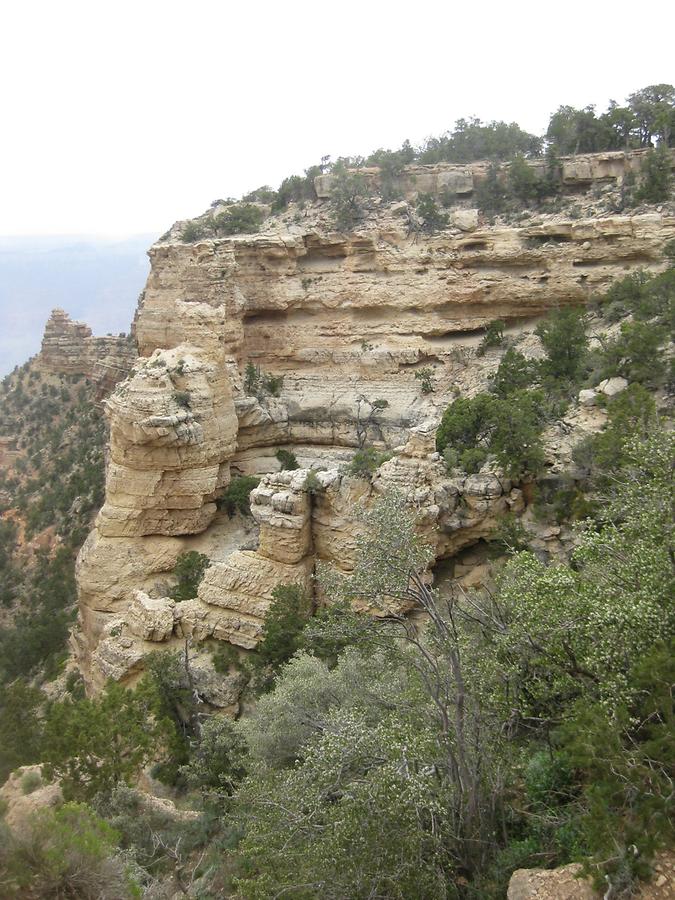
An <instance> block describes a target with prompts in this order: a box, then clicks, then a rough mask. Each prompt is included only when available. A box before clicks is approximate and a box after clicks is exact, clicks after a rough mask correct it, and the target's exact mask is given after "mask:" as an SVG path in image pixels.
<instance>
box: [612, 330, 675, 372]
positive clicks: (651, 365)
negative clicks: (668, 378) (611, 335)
mask: <svg viewBox="0 0 675 900" xmlns="http://www.w3.org/2000/svg"><path fill="white" fill-rule="evenodd" d="M666 338H667V331H666V329H665V328H663V327H658V326H655V325H653V324H651V323H647V322H624V323H623V324H622V326H621V333H620V335H619V336H618V337H617V338H616V340H614V341H612V342H610V343H607V344H606V345H605V347H604V348H603V350H602V353H601V360H602V361H603V364H604V368H603V372H602V374H603V377H605V378H608V377H611V376H613V375H622V376H623V377H624V378H626V379H628V380H629V381H637V382H639V383H640V384H646V385H651V386H654V385H656V384H657V383H658V382H659V381H660V380H661V379H662V378H663V377H664V376H665V374H666V369H665V355H664V350H663V349H662V348H661V344H663V343H664V341H665V340H666Z"/></svg>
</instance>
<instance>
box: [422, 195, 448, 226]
mask: <svg viewBox="0 0 675 900" xmlns="http://www.w3.org/2000/svg"><path fill="white" fill-rule="evenodd" d="M417 215H418V216H419V217H420V219H421V221H422V231H425V232H427V234H435V233H436V232H437V231H442V230H443V229H444V228H446V227H447V225H448V220H449V218H448V215H447V213H443V212H441V211H440V209H439V208H438V205H437V203H436V201H435V200H434V198H433V197H432V195H431V194H420V196H419V199H418V202H417Z"/></svg>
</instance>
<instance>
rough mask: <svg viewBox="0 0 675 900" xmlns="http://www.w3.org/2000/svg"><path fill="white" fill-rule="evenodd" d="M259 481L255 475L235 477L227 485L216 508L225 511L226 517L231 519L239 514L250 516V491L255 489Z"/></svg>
mask: <svg viewBox="0 0 675 900" xmlns="http://www.w3.org/2000/svg"><path fill="white" fill-rule="evenodd" d="M259 484H260V479H259V478H256V477H255V475H235V476H233V478H232V481H231V482H230V483H229V484H228V486H227V488H226V490H225V492H224V494H223V496H222V497H221V498H220V499H219V500H218V506H219V508H221V509H225V510H226V512H227V514H228V516H230V517H232V516H233V515H234V514H235V513H237V512H240V513H241V514H242V515H243V516H250V515H251V505H250V502H249V497H250V494H251V491H252V490H253V489H254V488H257V487H258V485H259Z"/></svg>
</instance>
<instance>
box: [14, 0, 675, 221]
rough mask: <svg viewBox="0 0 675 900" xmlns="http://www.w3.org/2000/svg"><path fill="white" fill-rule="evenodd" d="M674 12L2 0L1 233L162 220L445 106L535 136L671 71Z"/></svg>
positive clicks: (422, 129)
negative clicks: (559, 111) (552, 122)
mask: <svg viewBox="0 0 675 900" xmlns="http://www.w3.org/2000/svg"><path fill="white" fill-rule="evenodd" d="M669 6H670V11H669V10H668V7H669ZM672 10H673V4H668V3H667V2H666V0H658V2H653V0H642V2H641V3H638V4H628V3H622V2H620V0H619V2H615V3H613V4H607V3H598V2H595V3H594V2H592V0H585V2H576V0H573V2H572V0H568V2H564V3H560V4H551V3H543V2H541V0H539V2H511V3H507V2H499V3H494V4H493V3H490V2H481V3H475V2H470V0H466V2H464V3H459V2H454V3H451V2H447V0H446V2H416V3H407V4H405V5H400V6H399V5H396V4H394V2H392V0H386V2H379V0H359V2H352V0H340V2H338V3H321V2H316V0H314V2H305V0H285V2H279V0H276V2H267V0H257V2H256V0H248V2H246V0H242V2H231V0H218V2H212V0H181V2H173V0H159V2H155V0H134V2H127V0H115V2H106V0H86V2H80V0H58V2H56V0H39V2H38V0H20V2H19V0H17V2H9V0H8V2H5V3H3V4H2V11H1V12H0V78H1V81H0V83H1V84H2V105H1V107H0V115H1V116H2V140H1V141H0V235H19V234H22V235H26V234H72V233H77V234H132V233H140V232H157V233H159V232H161V231H164V230H165V229H166V228H167V227H168V226H169V225H170V224H171V223H172V222H174V221H175V220H177V219H181V218H186V217H189V216H193V215H197V214H199V213H200V212H202V211H203V210H204V209H205V208H206V207H207V206H208V205H209V203H210V202H211V201H212V200H214V199H216V198H217V197H227V196H239V195H241V194H242V193H244V192H246V191H249V190H251V189H253V188H255V187H257V186H259V185H261V184H264V183H268V184H271V185H273V186H277V185H278V183H279V182H280V181H281V179H282V178H283V177H284V176H285V175H288V174H292V173H294V172H298V173H299V172H302V170H303V169H304V168H306V167H307V166H308V165H310V164H312V163H314V162H317V161H318V160H319V159H320V157H321V156H323V155H325V154H330V155H332V156H333V157H336V156H340V155H347V154H355V153H363V154H365V153H368V152H369V151H371V150H373V149H375V148H376V147H379V146H390V147H394V146H397V145H399V144H400V143H401V142H402V141H403V140H404V139H405V138H406V137H409V138H410V139H411V140H412V141H413V142H414V143H418V142H420V141H422V140H423V139H424V137H425V136H427V135H429V134H438V133H441V132H443V131H445V130H447V129H448V128H449V127H450V126H451V125H452V123H453V121H454V120H455V119H456V118H459V117H461V116H469V115H474V114H475V115H477V116H479V117H481V118H483V119H492V118H499V119H505V120H507V121H512V120H515V121H518V122H519V123H520V124H521V125H522V126H523V127H524V128H526V129H527V130H530V131H533V132H536V133H542V132H543V131H544V130H545V128H546V124H547V121H548V116H549V114H550V113H551V112H552V111H553V110H554V109H556V108H557V107H558V106H559V105H560V104H562V103H569V104H572V105H575V106H585V105H586V104H589V103H595V104H597V105H598V107H599V108H604V106H605V105H606V103H607V101H608V100H609V99H610V98H614V99H616V100H618V101H623V99H624V98H625V96H626V95H627V94H628V93H630V92H632V91H634V90H637V89H638V88H641V87H644V86H645V85H647V84H653V83H656V82H664V81H667V82H673V81H674V80H675V66H674V65H673V55H672V35H673V25H674V24H675V22H674V21H673V11H672Z"/></svg>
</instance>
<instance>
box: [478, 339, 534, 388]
mask: <svg viewBox="0 0 675 900" xmlns="http://www.w3.org/2000/svg"><path fill="white" fill-rule="evenodd" d="M537 368H538V366H537V363H536V362H533V361H531V360H528V359H526V358H525V357H524V356H523V354H522V353H519V352H518V351H517V350H513V349H512V348H511V347H509V349H508V350H507V351H506V353H505V354H504V356H503V357H502V359H501V362H500V363H499V368H498V369H497V371H496V373H495V374H494V376H493V377H492V378H491V379H490V390H491V391H492V393H493V394H496V395H497V397H500V398H501V399H503V398H505V397H508V396H510V395H511V394H513V393H515V392H517V391H522V390H524V389H525V388H528V387H530V385H532V384H533V382H534V381H536V378H537Z"/></svg>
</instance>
